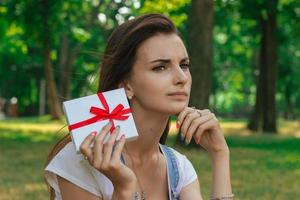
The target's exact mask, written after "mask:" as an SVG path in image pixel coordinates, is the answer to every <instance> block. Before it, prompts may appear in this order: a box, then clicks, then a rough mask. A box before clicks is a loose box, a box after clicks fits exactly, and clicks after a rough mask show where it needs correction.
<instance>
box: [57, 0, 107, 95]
mask: <svg viewBox="0 0 300 200" xmlns="http://www.w3.org/2000/svg"><path fill="white" fill-rule="evenodd" d="M103 3H104V0H99V1H98V4H97V5H96V6H95V7H93V8H92V9H91V12H90V14H89V18H88V24H87V26H86V27H85V30H86V31H88V32H90V31H91V29H92V28H93V27H94V25H95V22H96V21H97V19H98V18H97V15H98V13H99V8H100V7H101V5H102V4H103ZM64 37H65V36H64V35H62V42H61V45H67V46H66V47H63V46H62V47H61V50H63V52H66V54H65V55H62V54H60V56H62V58H61V59H62V61H61V62H62V64H63V65H62V68H61V69H62V71H61V95H62V98H63V99H65V100H67V99H70V98H71V90H70V86H71V80H72V76H73V64H74V62H75V60H76V58H77V56H78V54H79V52H80V50H81V47H82V43H77V44H75V46H74V47H70V46H69V44H70V43H69V42H67V41H65V40H63V39H64ZM65 39H67V38H65ZM66 42H67V43H66Z"/></svg>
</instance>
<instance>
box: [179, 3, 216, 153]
mask: <svg viewBox="0 0 300 200" xmlns="http://www.w3.org/2000/svg"><path fill="white" fill-rule="evenodd" d="M190 9H191V10H190V15H189V19H188V26H189V27H188V30H189V40H188V49H189V55H190V60H191V67H190V69H191V74H192V76H193V84H192V92H191V99H190V105H192V106H195V107H197V108H199V109H206V108H208V107H209V95H210V93H211V83H212V59H213V50H212V34H213V33H212V31H213V16H214V1H213V0H201V1H199V0H193V1H192V3H191V8H190ZM177 143H179V144H182V145H183V144H184V141H181V139H180V133H179V134H178V136H177ZM189 146H194V147H198V148H199V147H200V146H199V145H197V144H196V143H195V141H194V139H192V140H191V144H190V145H189Z"/></svg>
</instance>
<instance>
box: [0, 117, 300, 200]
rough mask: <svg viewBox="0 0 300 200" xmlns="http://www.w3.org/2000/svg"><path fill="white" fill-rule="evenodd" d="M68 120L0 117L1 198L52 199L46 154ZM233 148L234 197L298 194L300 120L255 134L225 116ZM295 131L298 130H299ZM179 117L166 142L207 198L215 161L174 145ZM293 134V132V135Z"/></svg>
mask: <svg viewBox="0 0 300 200" xmlns="http://www.w3.org/2000/svg"><path fill="white" fill-rule="evenodd" d="M64 125H65V122H64V121H54V122H52V121H49V118H47V117H43V118H24V119H23V118H20V119H15V120H14V119H9V120H4V121H0V163H1V164H0V200H14V199H16V200H21V199H29V200H30V199H32V200H35V199H42V200H43V199H48V192H47V189H46V186H45V184H44V180H43V168H44V164H45V161H46V157H47V155H48V153H49V151H50V149H51V148H52V147H53V145H54V144H55V143H56V142H57V141H58V140H59V138H61V137H63V135H65V134H66V133H67V128H66V127H65V128H64V129H63V130H61V131H59V130H60V129H61V128H62V127H63V126H64ZM221 126H222V127H223V129H224V132H225V136H226V141H227V143H228V146H229V148H230V152H231V176H232V186H233V190H234V193H235V195H236V198H235V199H236V200H239V199H243V200H253V199H259V200H260V199H261V200H269V199H294V197H296V196H300V191H299V188H300V182H299V179H300V149H299V146H300V139H298V138H297V137H295V136H297V135H294V134H293V133H297V130H298V129H299V123H298V122H296V121H283V120H279V131H280V134H278V135H272V134H251V132H249V131H247V130H246V129H245V126H246V122H245V121H243V120H235V121H234V120H221ZM295 130H296V131H295ZM177 132H178V129H176V125H175V121H173V122H172V123H171V134H170V136H169V137H168V144H169V145H170V146H175V148H176V149H177V150H178V151H179V152H181V153H183V154H184V155H186V156H187V157H188V158H189V159H190V160H191V162H192V163H193V165H194V167H195V169H196V171H197V174H198V178H199V181H200V184H201V192H202V194H203V197H204V199H209V195H210V189H211V188H210V187H211V164H210V159H209V158H208V155H207V153H206V152H205V151H203V150H200V149H197V148H185V147H182V146H178V145H176V142H175V141H176V134H175V133H177ZM293 135H294V136H293Z"/></svg>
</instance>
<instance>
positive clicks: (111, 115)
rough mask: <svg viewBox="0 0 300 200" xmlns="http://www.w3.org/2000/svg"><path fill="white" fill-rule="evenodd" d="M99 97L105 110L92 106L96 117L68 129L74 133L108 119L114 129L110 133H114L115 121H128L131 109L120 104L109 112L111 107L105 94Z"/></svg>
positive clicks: (91, 109)
mask: <svg viewBox="0 0 300 200" xmlns="http://www.w3.org/2000/svg"><path fill="white" fill-rule="evenodd" d="M97 95H98V98H99V100H100V101H101V103H102V105H103V107H104V109H101V108H98V107H94V106H92V107H91V108H90V113H92V114H94V115H95V116H94V117H92V118H90V119H87V120H84V121H81V122H78V123H75V124H72V125H70V126H69V127H68V128H69V131H72V130H74V129H77V128H80V127H83V126H86V125H89V124H93V123H95V122H98V121H102V120H107V119H108V120H109V121H110V122H111V124H112V127H111V129H110V132H112V131H113V130H114V129H115V124H114V120H121V121H124V120H126V119H128V117H129V115H126V114H129V113H131V110H130V108H127V109H124V106H123V105H122V104H118V105H117V106H116V107H115V108H114V109H113V111H112V112H109V106H108V104H107V102H106V99H105V97H104V96H103V94H102V93H98V94H97Z"/></svg>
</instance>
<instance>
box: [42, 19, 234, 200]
mask: <svg viewBox="0 0 300 200" xmlns="http://www.w3.org/2000/svg"><path fill="white" fill-rule="evenodd" d="M191 83H192V78H191V74H190V71H189V58H188V54H187V51H186V48H185V46H184V44H183V42H182V39H181V38H180V36H179V33H178V31H177V30H176V28H175V27H174V25H173V23H172V22H171V21H170V20H169V19H168V18H167V17H165V16H163V15H159V14H149V15H144V16H141V17H138V18H136V19H133V20H130V21H128V22H126V23H124V24H122V25H121V26H119V27H118V28H116V30H115V31H114V32H113V33H112V35H111V37H110V38H109V41H108V44H107V48H106V51H105V54H104V56H103V60H102V66H101V72H100V83H99V91H102V92H103V91H107V90H111V89H116V88H120V87H123V88H124V89H125V91H126V95H127V97H128V100H129V103H130V107H131V110H132V113H133V117H134V120H135V123H136V126H137V130H138V132H139V137H138V138H137V140H134V141H130V142H126V144H125V138H124V137H121V139H120V140H118V141H116V138H117V137H118V135H119V134H120V133H119V128H118V127H117V128H116V129H114V131H113V132H112V133H111V135H110V139H109V140H108V141H107V142H106V143H105V144H103V138H104V137H105V136H106V134H110V133H109V129H110V127H111V124H107V125H106V126H105V127H103V129H102V130H99V134H96V133H91V134H90V135H89V136H88V137H87V138H86V139H85V141H84V142H83V143H82V145H81V147H80V151H81V153H82V155H83V156H81V155H78V154H76V153H75V150H74V147H73V145H72V143H71V142H70V137H69V136H67V137H66V138H64V139H63V140H62V141H61V142H59V143H58V145H56V147H54V149H53V151H52V152H51V154H50V155H49V159H48V163H47V164H48V165H47V168H46V174H45V177H46V181H47V183H48V184H49V185H50V189H51V199H55V198H56V199H64V200H71V199H72V200H74V199H90V200H94V199H95V200H96V199H97V200H99V199H114V200H115V199H121V200H123V199H124V200H127V199H128V200H133V199H147V200H149V199H150V200H152V199H153V200H165V199H181V200H201V199H202V197H201V193H200V186H199V183H198V179H197V175H196V172H195V170H194V168H193V166H192V165H191V163H190V161H189V160H188V159H187V158H186V157H185V156H184V155H182V154H180V153H179V152H177V151H176V150H174V149H171V148H169V147H166V146H163V145H161V144H160V143H162V144H163V143H164V142H165V139H166V136H167V132H168V130H169V120H170V116H171V115H177V128H180V129H181V134H182V139H183V140H185V142H186V144H189V143H190V142H191V140H192V139H194V140H195V142H196V143H197V144H199V145H201V146H203V147H204V148H205V149H206V150H207V152H208V154H209V156H210V158H211V161H212V166H213V169H212V171H213V185H212V199H233V195H232V192H231V183H230V169H229V149H228V146H227V144H226V141H225V139H224V136H223V134H222V130H221V129H220V126H219V123H218V120H217V119H216V117H215V115H214V114H213V113H211V112H210V111H209V110H198V109H195V108H193V107H188V102H189V97H190V89H191ZM159 142H160V143H159ZM170 149H171V150H170ZM84 158H85V159H84ZM120 158H121V159H120ZM174 180H175V181H174ZM176 181H177V182H176ZM174 182H176V184H175V187H174Z"/></svg>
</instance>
